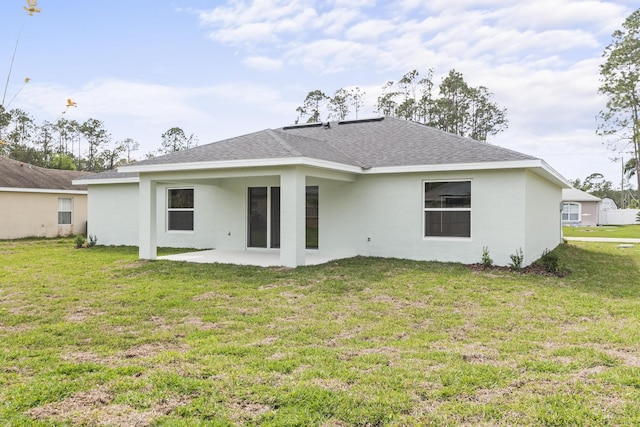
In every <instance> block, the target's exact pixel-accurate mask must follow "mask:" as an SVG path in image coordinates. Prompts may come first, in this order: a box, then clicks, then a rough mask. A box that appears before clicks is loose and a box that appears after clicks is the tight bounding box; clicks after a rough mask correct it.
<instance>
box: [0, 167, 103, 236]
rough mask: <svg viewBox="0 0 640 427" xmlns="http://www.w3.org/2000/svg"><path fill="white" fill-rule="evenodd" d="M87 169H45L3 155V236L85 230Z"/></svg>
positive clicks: (0, 192)
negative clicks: (80, 183) (79, 181)
mask: <svg viewBox="0 0 640 427" xmlns="http://www.w3.org/2000/svg"><path fill="white" fill-rule="evenodd" d="M88 175H91V174H90V173H87V172H76V171H63V170H56V169H45V168H41V167H37V166H32V165H30V164H28V163H23V162H19V161H17V160H13V159H9V158H6V157H0V213H1V215H2V221H0V239H18V238H23V237H56V236H68V235H73V234H82V233H85V229H86V224H87V187H86V186H74V185H73V184H72V181H73V180H74V179H76V178H82V177H86V176H88Z"/></svg>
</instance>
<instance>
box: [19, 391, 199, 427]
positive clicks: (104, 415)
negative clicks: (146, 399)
mask: <svg viewBox="0 0 640 427" xmlns="http://www.w3.org/2000/svg"><path fill="white" fill-rule="evenodd" d="M113 400H114V397H113V395H112V394H111V393H109V392H108V391H106V390H104V389H94V390H89V391H85V392H79V393H75V394H73V395H71V396H69V397H68V398H66V399H64V400H62V401H60V402H55V403H49V404H47V405H44V406H40V407H37V408H33V409H31V410H29V411H27V412H26V415H28V416H30V417H32V418H34V419H37V420H43V421H44V420H46V421H53V422H56V423H68V424H70V425H77V426H80V425H94V426H113V425H117V426H122V427H129V426H136V427H137V426H149V425H151V423H152V422H153V421H154V420H155V419H157V418H159V417H161V416H163V415H168V414H169V413H171V412H172V411H173V410H174V409H175V408H177V407H178V406H183V405H185V404H187V403H189V402H190V401H191V398H190V397H187V396H179V397H171V398H168V399H163V400H161V401H160V402H158V403H156V404H155V405H153V406H152V407H151V408H150V409H149V410H147V411H138V410H136V409H135V408H133V407H131V406H129V405H119V404H112V402H113Z"/></svg>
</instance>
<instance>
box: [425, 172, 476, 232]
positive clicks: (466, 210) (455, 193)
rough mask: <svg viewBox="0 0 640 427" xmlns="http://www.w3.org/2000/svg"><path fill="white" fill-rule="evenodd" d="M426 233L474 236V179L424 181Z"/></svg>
mask: <svg viewBox="0 0 640 427" xmlns="http://www.w3.org/2000/svg"><path fill="white" fill-rule="evenodd" d="M424 236H425V237H471V181H445V182H425V183H424Z"/></svg>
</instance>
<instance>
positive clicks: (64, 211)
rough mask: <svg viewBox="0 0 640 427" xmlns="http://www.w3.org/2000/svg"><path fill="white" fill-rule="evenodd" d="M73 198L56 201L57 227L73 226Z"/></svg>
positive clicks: (62, 198)
mask: <svg viewBox="0 0 640 427" xmlns="http://www.w3.org/2000/svg"><path fill="white" fill-rule="evenodd" d="M72 221H73V198H71V197H60V198H59V199H58V225H71V224H73V222H72Z"/></svg>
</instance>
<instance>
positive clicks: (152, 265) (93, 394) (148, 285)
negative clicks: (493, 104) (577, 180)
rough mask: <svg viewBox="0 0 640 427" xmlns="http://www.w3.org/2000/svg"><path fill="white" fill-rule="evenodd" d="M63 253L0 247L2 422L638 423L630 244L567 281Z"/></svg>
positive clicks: (637, 293)
mask: <svg viewBox="0 0 640 427" xmlns="http://www.w3.org/2000/svg"><path fill="white" fill-rule="evenodd" d="M73 246H74V242H73V240H72V239H59V240H23V241H4V242H0V257H1V258H0V259H1V260H2V261H0V342H1V343H2V344H1V347H0V348H1V351H0V402H2V403H1V404H0V424H2V425H42V426H45V425H46V426H51V425H122V426H134V425H136V426H141V425H150V424H154V425H167V426H193V425H196V426H197V425H207V426H209V425H213V426H230V425H261V426H287V425H300V426H311V425H317V426H328V427H329V426H333V427H338V426H352V425H354V426H355V425H359V426H365V425H370V426H376V425H380V426H381V425H391V426H400V425H402V426H404V425H430V424H432V425H478V424H481V425H482V424H484V425H496V424H503V425H514V424H519V425H522V424H538V425H540V424H544V425H638V424H640V405H638V402H640V354H639V350H638V349H639V348H640V333H638V331H640V246H639V245H636V246H635V247H632V248H624V249H622V248H618V247H617V246H618V245H617V244H615V243H606V244H605V243H602V244H599V243H581V242H576V243H571V244H570V245H563V246H562V247H561V248H559V249H558V250H557V252H558V254H559V255H560V259H561V265H562V267H563V268H565V269H568V270H570V271H571V274H569V275H567V276H565V277H550V276H542V275H535V274H527V275H524V274H520V273H517V272H510V271H500V270H491V271H473V270H472V269H470V268H469V267H467V266H464V265H458V264H440V263H425V262H411V261H402V260H384V259H374V258H354V259H348V260H343V261H339V262H331V263H329V264H326V265H322V266H315V267H302V268H298V269H295V270H290V269H275V268H273V269H261V268H257V267H239V266H229V265H202V264H198V265H195V264H185V263H177V262H170V261H155V262H144V261H138V260H137V249H136V248H113V247H94V248H91V249H80V250H78V249H74V248H73ZM478 259H480V254H478Z"/></svg>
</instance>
